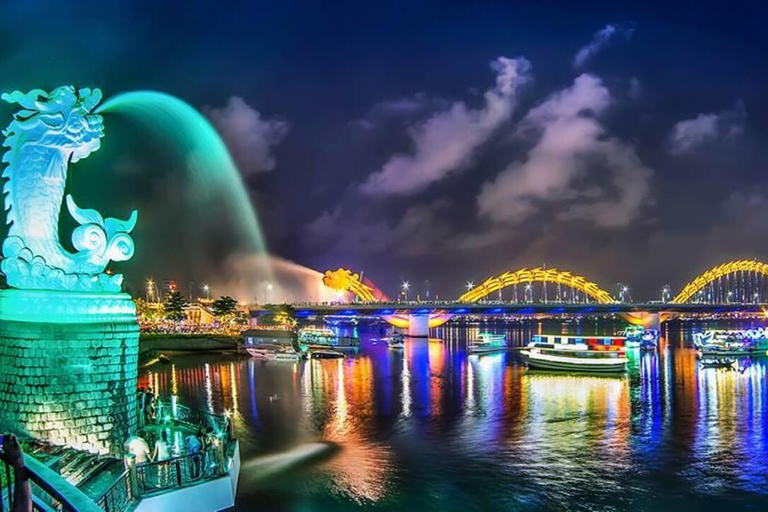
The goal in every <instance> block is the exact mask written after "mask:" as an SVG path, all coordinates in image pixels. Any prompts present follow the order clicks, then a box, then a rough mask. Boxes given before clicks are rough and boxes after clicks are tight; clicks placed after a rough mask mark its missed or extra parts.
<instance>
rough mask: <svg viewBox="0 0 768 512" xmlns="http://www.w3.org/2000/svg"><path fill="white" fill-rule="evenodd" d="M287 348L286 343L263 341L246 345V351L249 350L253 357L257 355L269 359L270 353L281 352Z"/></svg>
mask: <svg viewBox="0 0 768 512" xmlns="http://www.w3.org/2000/svg"><path fill="white" fill-rule="evenodd" d="M285 349H286V346H285V345H277V344H274V343H261V344H259V345H253V346H251V347H245V351H246V352H248V354H249V355H250V356H251V357H255V358H257V359H267V356H268V355H269V354H272V353H273V352H281V351H284V350H285Z"/></svg>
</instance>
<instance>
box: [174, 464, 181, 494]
mask: <svg viewBox="0 0 768 512" xmlns="http://www.w3.org/2000/svg"><path fill="white" fill-rule="evenodd" d="M175 464H176V484H177V485H178V486H179V487H181V461H180V460H179V459H176V462H175Z"/></svg>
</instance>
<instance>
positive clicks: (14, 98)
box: [0, 89, 48, 110]
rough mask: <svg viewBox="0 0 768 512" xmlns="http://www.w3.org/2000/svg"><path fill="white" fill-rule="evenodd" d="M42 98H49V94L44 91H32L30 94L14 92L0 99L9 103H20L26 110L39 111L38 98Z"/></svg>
mask: <svg viewBox="0 0 768 512" xmlns="http://www.w3.org/2000/svg"><path fill="white" fill-rule="evenodd" d="M40 96H48V93H47V92H45V91H44V90H42V89H32V90H31V91H29V92H21V91H13V92H11V93H7V92H5V93H3V94H2V96H0V99H2V100H3V101H7V102H8V103H18V104H19V105H21V106H22V107H24V108H26V109H30V110H37V98H39V97H40Z"/></svg>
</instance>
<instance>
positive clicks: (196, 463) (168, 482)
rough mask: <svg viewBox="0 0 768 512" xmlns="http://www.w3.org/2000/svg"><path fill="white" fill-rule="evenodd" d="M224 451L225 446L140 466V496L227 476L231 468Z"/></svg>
mask: <svg viewBox="0 0 768 512" xmlns="http://www.w3.org/2000/svg"><path fill="white" fill-rule="evenodd" d="M223 449H224V447H223V445H219V446H213V447H211V448H208V449H207V450H205V451H202V452H200V453H198V454H186V455H178V456H176V457H171V458H169V459H165V460H160V461H153V462H146V463H143V464H138V465H137V466H136V476H137V483H138V493H139V495H140V496H143V495H146V494H149V493H153V492H156V491H160V490H165V489H171V488H178V487H183V486H185V485H187V484H190V483H193V482H199V481H203V480H208V479H211V478H218V477H220V476H224V475H226V474H227V472H228V468H227V464H226V463H225V460H224V458H225V457H224V452H223Z"/></svg>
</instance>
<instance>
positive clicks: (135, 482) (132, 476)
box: [125, 453, 141, 499]
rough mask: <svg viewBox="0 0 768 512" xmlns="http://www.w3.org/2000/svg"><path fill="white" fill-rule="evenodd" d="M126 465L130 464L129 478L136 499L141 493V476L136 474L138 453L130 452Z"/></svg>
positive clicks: (126, 457) (126, 458)
mask: <svg viewBox="0 0 768 512" xmlns="http://www.w3.org/2000/svg"><path fill="white" fill-rule="evenodd" d="M125 465H126V466H128V480H129V485H130V486H131V494H132V495H133V497H134V499H136V498H137V497H138V496H139V495H140V494H141V493H140V492H139V477H138V475H137V474H136V455H134V454H133V453H129V454H127V455H126V456H125Z"/></svg>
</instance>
